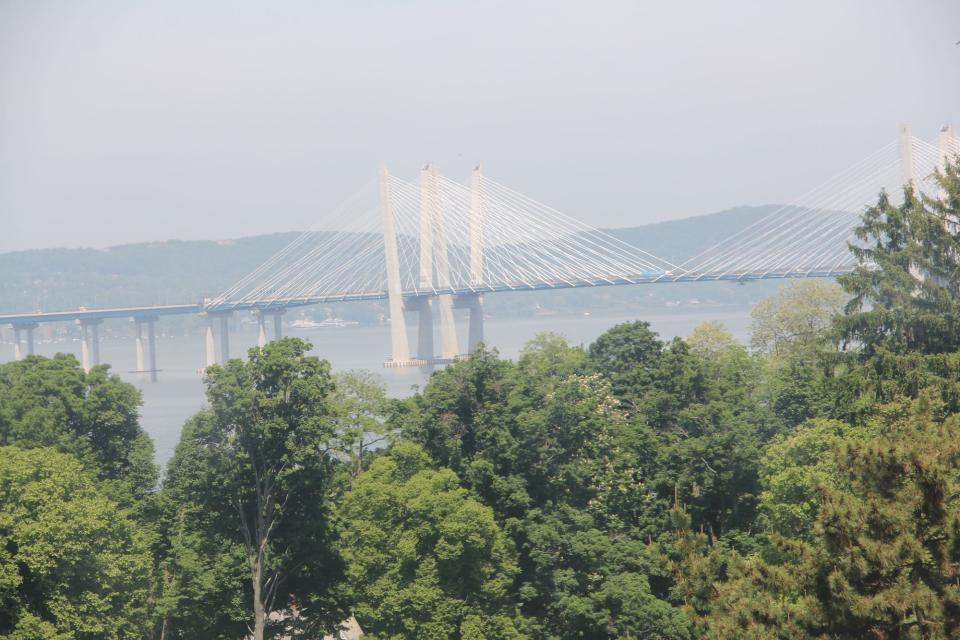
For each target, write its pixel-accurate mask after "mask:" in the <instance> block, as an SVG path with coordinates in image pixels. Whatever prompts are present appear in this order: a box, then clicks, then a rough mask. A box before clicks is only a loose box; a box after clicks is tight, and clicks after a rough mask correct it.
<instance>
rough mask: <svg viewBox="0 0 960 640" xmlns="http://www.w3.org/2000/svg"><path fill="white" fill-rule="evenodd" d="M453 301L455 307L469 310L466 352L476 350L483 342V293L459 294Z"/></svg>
mask: <svg viewBox="0 0 960 640" xmlns="http://www.w3.org/2000/svg"><path fill="white" fill-rule="evenodd" d="M455 303H456V306H457V307H459V308H463V309H467V310H469V312H470V324H469V327H470V329H469V332H468V333H467V353H473V352H474V351H476V350H477V345H478V344H480V343H481V342H483V295H481V294H479V293H472V294H468V295H460V296H457V298H456V301H455Z"/></svg>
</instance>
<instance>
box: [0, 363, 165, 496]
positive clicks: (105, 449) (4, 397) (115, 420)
mask: <svg viewBox="0 0 960 640" xmlns="http://www.w3.org/2000/svg"><path fill="white" fill-rule="evenodd" d="M141 403H142V400H141V397H140V392H139V391H137V389H136V388H135V387H134V386H133V385H131V384H128V383H126V382H123V381H121V380H120V378H119V377H118V376H115V375H110V373H109V367H108V366H106V365H101V366H98V367H94V368H93V369H92V370H91V371H90V372H89V373H86V372H84V370H83V369H82V368H81V367H80V363H79V362H77V359H76V358H74V357H73V356H71V355H64V354H58V355H56V356H54V357H53V358H43V357H40V356H28V357H26V358H24V359H23V360H20V361H17V362H8V363H6V364H2V365H0V446H2V445H16V446H18V447H21V448H31V447H54V448H56V449H57V450H59V451H63V452H65V453H70V454H72V455H74V456H76V457H77V458H79V459H80V460H81V461H83V463H84V465H85V466H86V467H87V468H88V469H90V470H91V471H92V472H93V473H94V474H95V476H96V477H97V478H98V479H100V480H102V481H105V482H106V483H107V484H108V485H109V486H110V488H109V490H110V491H111V495H112V496H113V497H114V498H115V499H117V500H120V501H122V502H125V503H130V502H131V501H132V500H135V499H137V498H140V497H143V496H145V495H146V494H147V493H148V492H150V491H152V490H153V489H154V487H155V485H156V482H157V477H158V470H157V467H156V465H155V463H154V461H153V442H152V441H151V440H150V437H149V436H148V435H147V434H146V433H145V432H144V431H143V429H141V427H140V423H139V421H138V420H139V415H138V411H139V408H140V404H141Z"/></svg>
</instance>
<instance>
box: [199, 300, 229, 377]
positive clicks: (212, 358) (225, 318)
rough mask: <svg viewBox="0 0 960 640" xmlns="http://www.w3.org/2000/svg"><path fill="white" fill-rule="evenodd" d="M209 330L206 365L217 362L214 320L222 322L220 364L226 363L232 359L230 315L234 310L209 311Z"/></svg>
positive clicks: (206, 337)
mask: <svg viewBox="0 0 960 640" xmlns="http://www.w3.org/2000/svg"><path fill="white" fill-rule="evenodd" d="M206 315H207V330H206V335H205V340H204V343H205V346H206V363H207V364H206V366H208V367H209V366H212V365H215V364H217V354H216V350H215V348H214V344H215V342H214V330H213V325H214V320H219V324H220V364H226V362H227V360H229V359H230V317H231V316H232V315H233V312H232V311H207V313H206Z"/></svg>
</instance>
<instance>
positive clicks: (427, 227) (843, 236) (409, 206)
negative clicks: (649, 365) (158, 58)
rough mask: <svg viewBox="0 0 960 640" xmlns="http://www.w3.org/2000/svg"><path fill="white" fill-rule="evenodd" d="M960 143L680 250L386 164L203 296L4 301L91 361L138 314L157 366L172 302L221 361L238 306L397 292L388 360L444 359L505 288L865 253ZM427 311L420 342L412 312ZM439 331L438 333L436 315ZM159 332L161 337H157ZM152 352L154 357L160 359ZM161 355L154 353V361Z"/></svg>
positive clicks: (802, 273) (475, 183) (753, 269)
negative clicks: (884, 198)
mask: <svg viewBox="0 0 960 640" xmlns="http://www.w3.org/2000/svg"><path fill="white" fill-rule="evenodd" d="M957 154H960V144H958V140H957V137H956V135H955V132H954V129H953V128H952V127H951V126H945V127H944V128H943V129H942V130H941V132H940V136H939V138H938V140H937V141H936V142H935V143H930V142H927V141H924V140H922V139H919V138H916V137H914V136H913V135H912V134H911V133H910V130H909V128H907V127H904V128H903V130H902V131H901V135H900V137H899V139H897V140H893V141H891V142H890V143H889V144H887V145H885V146H883V147H882V148H880V149H878V150H877V151H876V152H874V153H873V154H871V155H870V156H868V157H866V158H864V159H863V160H861V161H860V162H858V163H856V164H855V165H853V166H851V167H849V168H848V169H847V170H845V171H843V172H841V173H840V174H838V175H836V176H835V177H833V178H832V179H830V180H828V181H827V182H825V183H823V184H821V185H819V186H818V187H816V188H815V189H812V190H811V191H809V192H808V193H806V194H804V195H803V196H801V197H800V198H797V199H796V200H795V201H794V202H793V203H791V204H789V205H785V206H782V207H780V208H778V209H777V210H776V211H774V212H772V213H770V214H769V215H767V216H765V217H763V218H762V219H760V220H758V221H756V222H754V223H753V224H750V225H749V226H747V227H745V228H742V229H737V230H731V233H730V234H729V235H728V236H727V237H723V238H717V240H716V242H715V243H714V244H713V245H711V246H709V247H707V248H706V249H704V250H703V251H701V252H700V253H698V254H697V255H694V256H690V257H689V258H687V259H686V260H684V261H683V262H680V263H672V262H670V261H667V260H665V259H663V258H661V257H659V256H657V255H656V248H655V247H646V248H640V247H637V246H633V245H631V244H627V243H625V242H623V241H621V240H619V239H617V238H616V237H615V236H613V235H611V234H610V233H608V232H604V231H602V230H599V229H597V228H594V227H593V226H591V225H590V224H587V223H586V222H583V221H581V220H578V219H575V218H572V217H570V216H568V215H566V214H564V213H561V212H560V211H558V210H556V209H554V208H552V207H549V206H547V205H545V204H543V203H541V202H538V201H537V200H534V199H533V198H530V197H529V196H526V195H524V194H522V193H519V192H517V191H515V190H513V189H511V188H509V187H507V186H506V185H504V184H502V183H500V182H498V181H496V180H494V179H492V178H490V177H488V176H486V175H484V174H483V173H482V172H481V170H480V167H477V168H475V169H474V170H473V171H472V172H471V174H470V176H469V178H468V179H467V180H466V181H463V182H460V181H456V180H452V179H450V178H448V177H446V176H444V175H442V174H440V173H439V171H438V170H437V168H436V167H434V166H433V165H427V166H426V167H424V168H423V169H422V170H421V171H420V174H419V176H418V177H417V179H416V180H414V181H407V180H404V179H401V178H399V177H397V176H394V175H392V174H390V173H389V172H388V171H387V170H386V169H385V168H381V170H380V172H379V176H378V178H377V179H376V180H375V181H371V183H370V184H368V185H367V186H366V187H365V188H364V189H362V190H361V191H360V192H359V193H358V194H356V195H355V196H354V197H353V198H351V199H350V200H348V201H347V202H346V203H344V205H342V206H341V207H340V208H339V209H338V210H337V211H336V212H334V214H333V215H331V216H329V217H327V218H325V219H324V220H322V221H321V222H320V223H319V224H318V225H317V226H316V227H315V228H314V229H312V230H311V231H308V232H306V233H304V234H302V235H301V236H299V237H298V238H297V239H296V240H294V241H293V242H292V243H290V244H289V245H288V246H287V247H285V248H284V249H282V250H281V251H280V252H278V253H277V254H275V255H274V256H272V257H271V258H270V259H269V260H268V261H266V262H265V263H264V264H263V265H261V266H260V267H258V268H257V269H255V270H254V271H252V272H251V273H250V274H248V275H247V276H246V277H244V278H243V279H241V280H240V281H239V282H237V283H236V284H235V285H234V286H232V287H230V288H229V289H228V290H226V291H224V292H223V293H221V294H220V295H218V296H216V297H215V298H212V299H207V300H204V301H203V302H201V303H198V304H185V305H174V306H167V307H137V308H125V309H96V310H89V309H84V310H79V311H61V312H36V313H22V314H9V315H2V316H0V323H9V324H11V325H12V326H13V328H14V333H15V351H16V353H15V356H16V357H20V356H21V355H22V350H21V344H22V341H21V334H25V338H26V345H25V346H26V351H27V352H28V353H32V351H33V330H34V328H35V327H36V326H37V324H38V323H40V322H55V321H76V322H79V323H80V325H81V328H82V332H83V359H84V366H85V367H88V368H89V367H90V366H91V365H92V364H97V363H98V362H99V347H98V342H99V335H98V325H99V323H100V322H102V320H103V319H105V318H118V317H120V318H124V317H129V318H133V319H134V320H135V321H136V328H137V363H138V370H139V371H143V372H146V373H149V374H150V375H151V376H152V377H154V378H155V376H156V371H157V367H156V350H155V347H154V324H155V322H156V320H157V318H158V317H159V316H161V315H170V314H177V313H202V314H204V315H205V316H206V318H207V321H208V324H207V330H206V339H205V350H206V361H207V363H208V364H212V363H213V362H215V361H216V348H215V326H216V324H217V323H219V333H220V336H219V337H220V359H221V360H225V359H226V358H228V357H229V332H228V322H229V318H230V316H231V315H232V314H233V313H234V312H243V311H248V312H253V313H255V314H256V315H257V318H258V322H259V328H260V342H261V343H263V342H265V341H266V337H267V325H268V319H270V318H272V321H273V322H272V324H273V332H272V333H273V334H274V336H279V335H281V333H282V319H281V318H282V314H283V313H284V312H285V311H286V310H287V309H289V308H292V307H298V306H304V305H312V304H320V303H327V304H329V303H338V302H349V301H358V300H386V301H387V304H388V307H389V318H390V332H391V344H392V353H391V356H390V357H389V358H388V359H387V360H386V362H385V363H384V364H385V366H387V367H410V366H416V367H421V366H432V365H434V364H440V363H446V362H451V361H453V360H455V359H457V358H459V357H461V355H462V354H463V353H465V352H470V351H472V350H473V348H474V347H475V346H476V344H477V343H479V342H480V341H481V340H482V339H483V296H484V295H485V294H492V293H496V292H501V291H537V290H548V289H566V288H582V287H601V286H616V285H636V284H654V283H669V282H696V281H740V282H747V281H753V280H764V279H775V278H806V277H831V276H835V275H838V274H843V273H849V272H850V271H851V270H852V269H853V268H854V267H855V261H854V258H853V256H852V254H851V252H850V251H849V244H850V243H855V242H856V238H855V235H854V228H855V227H856V225H857V224H858V221H859V215H860V213H862V211H863V209H864V207H865V206H866V205H868V204H869V203H871V202H873V201H875V199H876V197H877V194H878V193H879V192H880V191H881V190H886V191H887V192H888V193H889V194H890V195H891V196H892V198H893V199H894V201H896V199H897V198H899V197H901V196H902V187H903V185H904V184H908V183H909V184H912V185H913V186H914V187H915V188H917V189H919V190H921V191H924V192H925V193H927V194H929V195H932V196H936V195H937V191H936V190H937V187H936V184H935V182H934V180H933V179H932V177H933V174H934V171H935V170H936V169H937V168H938V167H940V166H942V164H943V163H944V162H945V159H946V158H948V157H951V156H954V155H957ZM455 308H465V309H467V310H468V312H469V315H470V322H469V332H468V333H469V335H468V336H467V340H466V345H465V346H466V348H465V349H464V348H462V347H461V341H460V340H459V338H458V336H457V334H456V327H455V324H454V309H455ZM414 313H415V314H416V318H417V331H416V335H417V342H416V349H415V350H412V349H411V348H410V341H409V338H408V330H407V326H406V325H407V319H408V315H412V314H414ZM435 320H436V323H437V324H439V332H438V333H439V345H434V324H435ZM144 325H145V328H146V333H147V343H146V348H145V345H144V340H143V329H144ZM145 355H147V356H149V357H148V358H145ZM148 361H149V362H148Z"/></svg>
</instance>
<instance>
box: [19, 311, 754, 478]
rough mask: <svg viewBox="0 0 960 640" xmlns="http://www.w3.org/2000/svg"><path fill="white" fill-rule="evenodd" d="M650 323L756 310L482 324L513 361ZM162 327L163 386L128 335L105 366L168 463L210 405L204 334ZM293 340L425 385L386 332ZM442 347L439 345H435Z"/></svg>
mask: <svg viewBox="0 0 960 640" xmlns="http://www.w3.org/2000/svg"><path fill="white" fill-rule="evenodd" d="M637 319H641V320H646V321H647V322H649V323H650V324H651V326H652V327H653V329H654V330H655V331H657V332H658V333H659V334H660V336H661V337H662V338H664V339H670V338H673V337H674V336H686V335H689V333H690V331H691V330H692V329H693V328H694V327H695V326H696V325H698V324H700V323H701V322H704V321H706V320H718V321H720V322H722V323H724V325H726V327H727V328H728V329H729V330H730V331H731V332H732V333H733V335H734V336H735V337H736V338H737V339H738V340H741V341H744V342H746V341H747V340H748V338H749V329H750V308H749V307H748V306H743V307H724V308H723V309H722V310H720V309H710V308H700V309H695V308H686V309H683V310H677V309H670V310H657V311H650V312H645V313H644V314H643V315H642V316H641V317H640V318H638V317H636V316H620V315H597V314H594V315H590V316H569V315H567V316H563V315H538V316H534V317H529V318H502V319H499V318H488V319H486V320H485V323H484V335H485V339H486V343H487V344H488V345H490V346H491V347H496V348H497V350H498V351H499V352H500V354H501V355H502V356H504V357H506V358H515V357H516V356H517V354H518V353H519V351H520V349H521V348H522V347H523V345H524V344H526V343H527V342H528V341H529V340H530V339H532V338H533V337H534V336H535V335H537V334H538V333H540V332H543V331H552V332H556V333H559V334H561V335H563V336H564V337H566V338H567V340H568V341H569V342H570V343H571V344H583V345H588V344H590V343H591V342H592V341H593V340H595V339H596V338H597V337H598V336H599V335H600V334H602V333H603V332H604V331H606V330H607V329H609V328H611V327H612V326H614V325H616V324H619V323H621V322H628V321H633V320H637ZM162 327H163V321H162V320H161V322H160V324H159V325H158V331H159V332H160V333H161V335H158V336H157V367H158V368H159V369H160V370H161V371H160V373H159V378H160V380H159V382H157V383H149V382H143V381H141V380H139V379H138V376H137V375H136V374H134V373H130V372H131V371H132V370H133V369H135V368H136V364H135V363H136V355H135V348H134V340H133V338H132V336H130V337H122V336H120V337H117V336H111V337H105V338H104V339H103V340H102V341H101V347H100V356H101V361H102V362H105V363H109V364H110V365H111V366H112V368H113V371H114V372H115V373H117V374H119V375H120V377H121V378H123V379H124V380H126V381H128V382H131V383H133V384H135V385H136V386H137V388H139V389H140V390H141V392H142V393H143V407H142V409H141V424H142V425H143V428H144V429H146V431H147V432H148V433H149V434H150V436H151V437H152V438H153V441H154V444H155V445H156V451H157V461H158V462H159V463H160V464H164V463H165V462H166V461H167V459H169V457H170V456H171V455H172V454H173V449H174V447H175V446H176V444H177V439H178V438H179V436H180V427H181V425H183V423H184V421H185V420H186V419H187V418H188V417H190V416H191V415H193V414H194V413H196V412H197V411H198V410H199V409H201V408H202V407H203V405H204V387H203V382H202V380H201V377H200V375H199V374H198V370H199V369H201V368H202V366H203V358H204V343H203V336H202V335H199V334H197V335H189V336H164V335H162ZM457 329H458V336H459V337H460V339H461V342H463V341H464V340H465V338H466V333H467V327H466V324H465V323H461V322H459V319H458V326H457ZM414 331H415V326H414V327H413V329H412V330H411V347H412V348H414V349H415V344H416V343H415V336H413V332H414ZM285 332H286V334H287V335H295V336H299V337H303V338H306V339H308V340H310V342H312V343H313V345H314V353H316V355H318V356H320V357H323V358H326V359H328V360H329V361H330V363H331V365H332V366H333V369H334V371H338V370H344V369H369V370H372V371H374V372H376V373H378V374H379V375H380V376H381V377H382V378H383V381H384V384H385V385H386V387H387V391H388V393H389V394H390V395H391V396H393V397H402V396H406V395H409V394H410V393H412V390H413V388H414V386H415V385H422V384H423V383H424V381H425V375H424V374H423V373H422V372H420V371H419V370H417V369H383V368H382V365H383V361H384V359H385V358H387V357H388V355H389V353H390V335H389V330H388V329H387V328H386V327H381V326H354V327H341V328H322V329H311V330H304V331H295V330H291V329H290V328H286V329H285ZM256 342H257V333H256V330H255V327H250V326H242V327H240V329H239V330H238V331H236V332H234V333H231V335H230V351H231V355H232V356H233V357H238V356H241V355H243V354H245V352H246V350H247V349H249V348H250V347H252V346H254V345H256ZM435 344H439V342H438V341H437V342H435ZM3 347H4V348H3V352H2V354H0V361H6V360H10V359H12V357H13V347H12V345H3ZM57 352H64V353H73V354H75V355H76V356H77V358H78V359H79V358H80V341H79V340H78V339H72V340H67V339H63V340H52V341H38V343H37V345H36V353H37V354H38V355H45V356H51V355H53V354H55V353H57Z"/></svg>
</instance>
